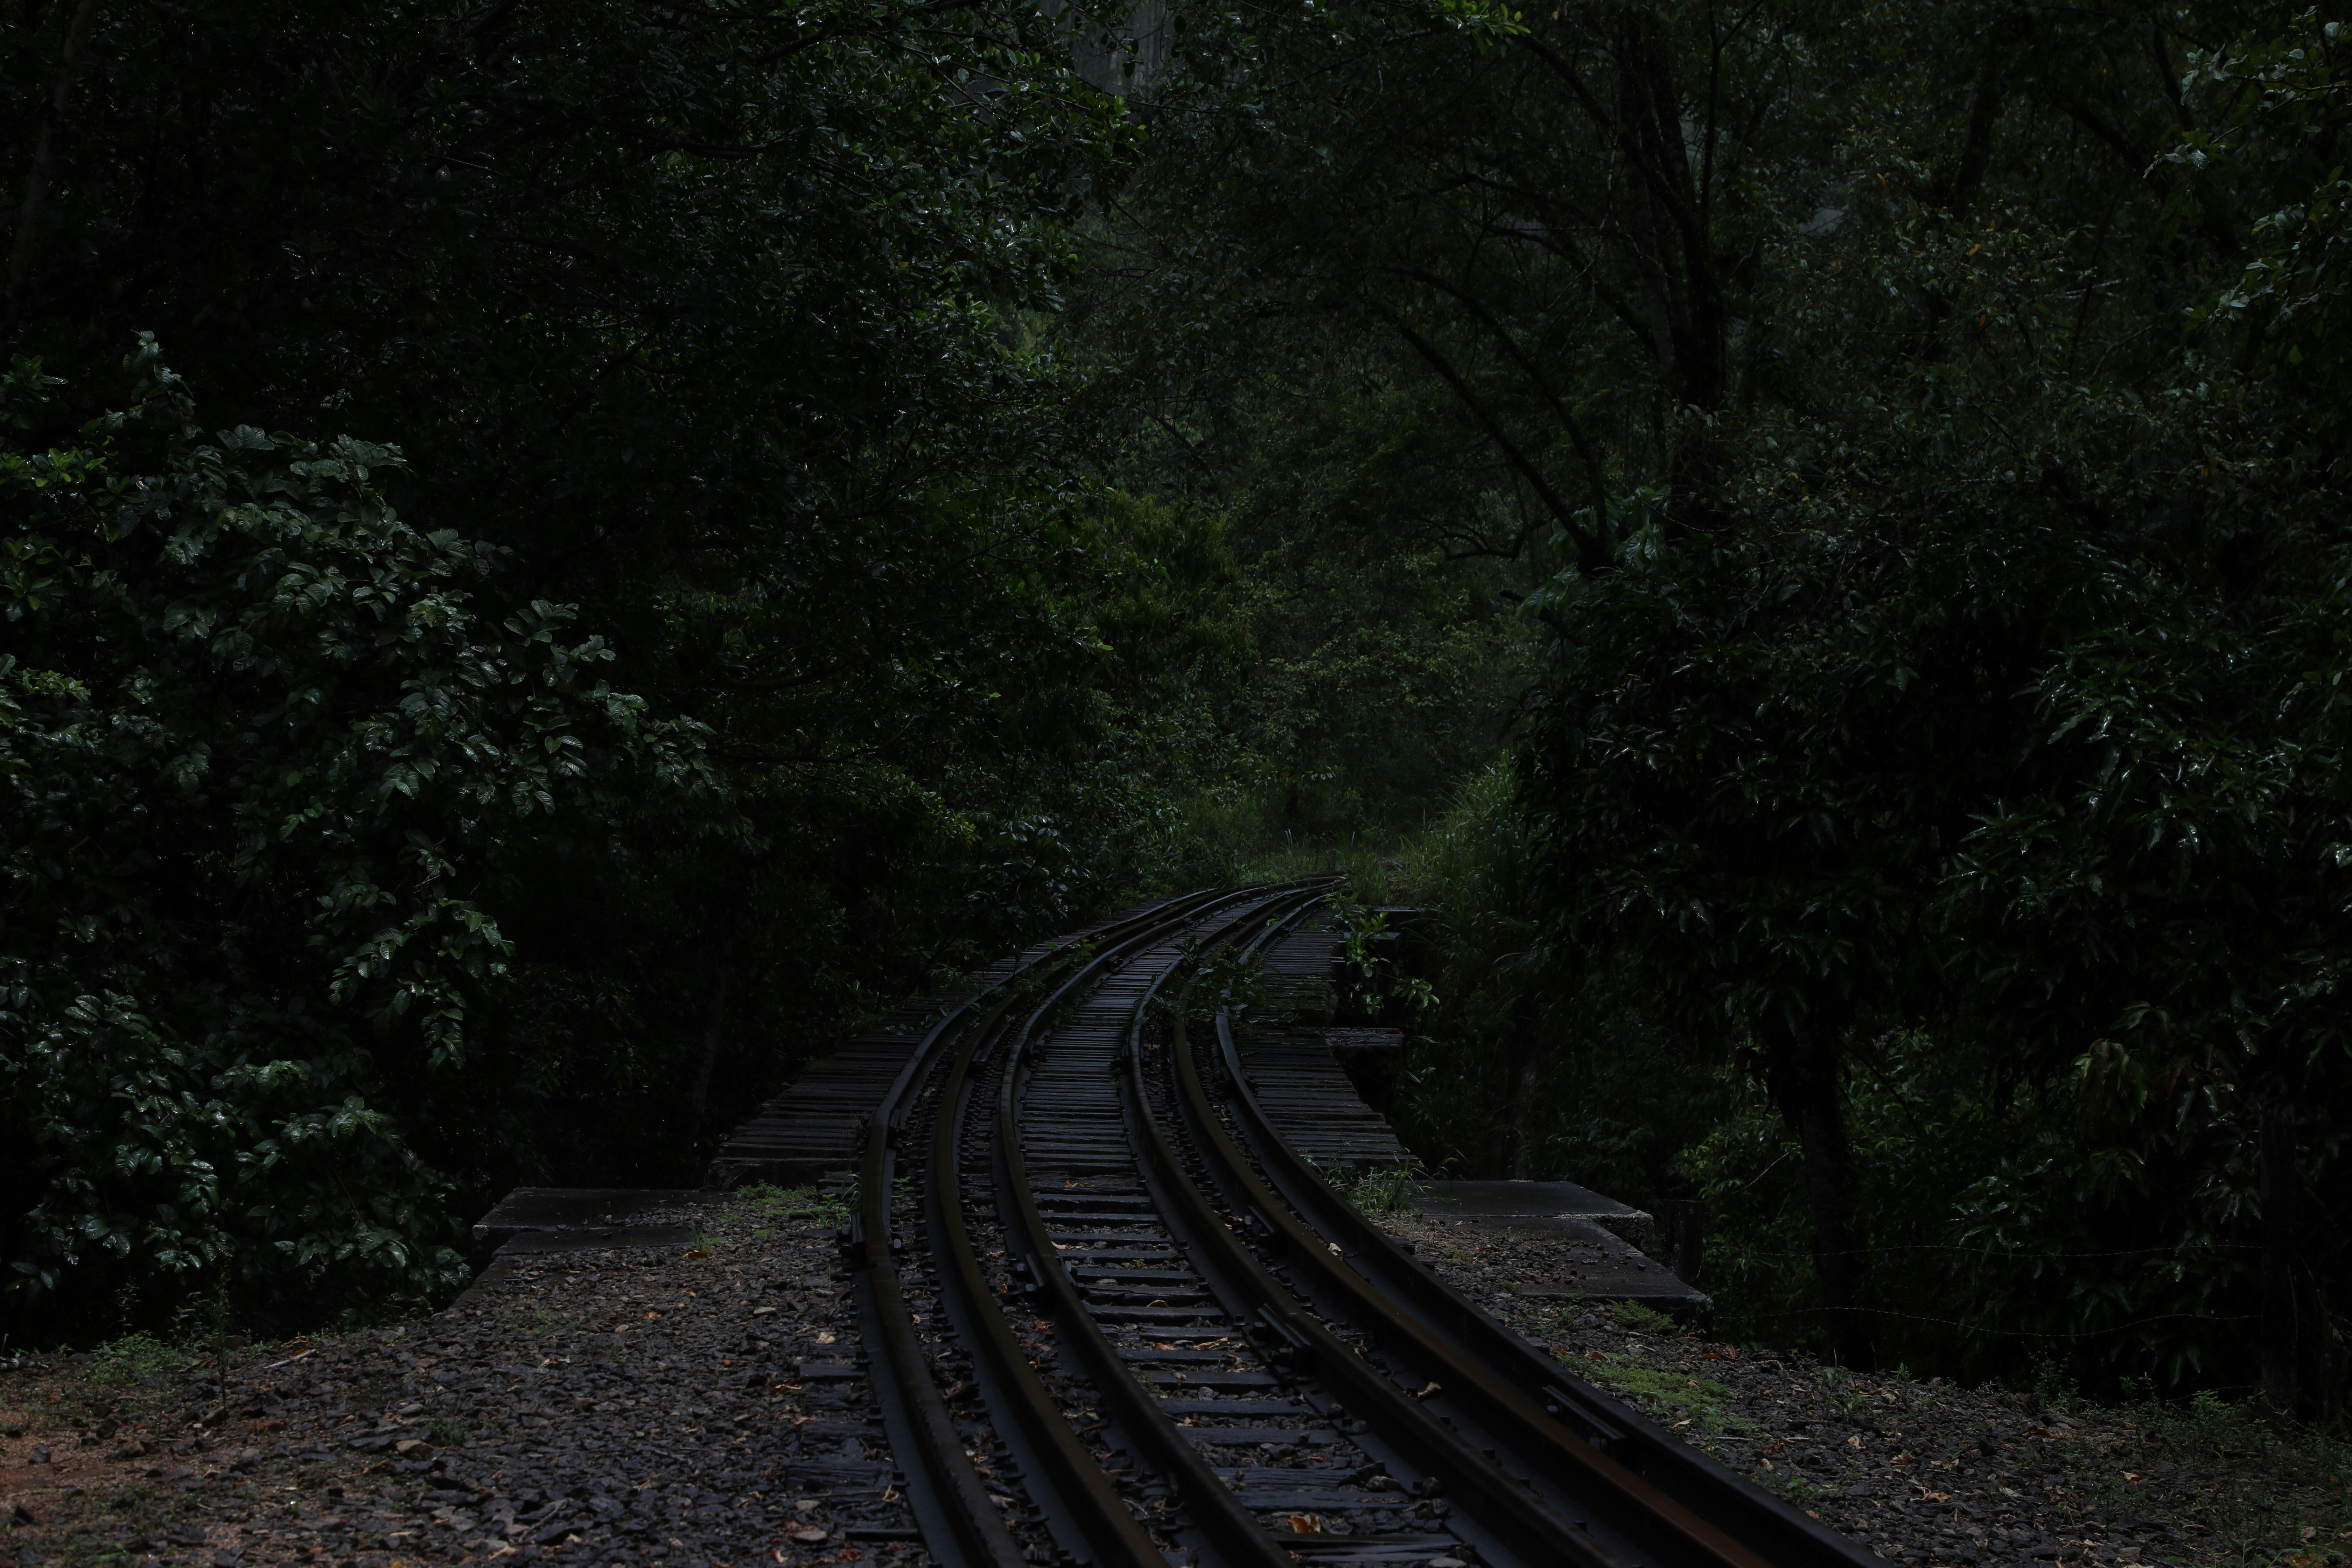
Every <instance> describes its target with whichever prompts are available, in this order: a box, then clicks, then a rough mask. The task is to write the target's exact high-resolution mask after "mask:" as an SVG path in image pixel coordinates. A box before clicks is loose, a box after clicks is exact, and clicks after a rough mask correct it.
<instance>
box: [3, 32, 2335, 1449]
mask: <svg viewBox="0 0 2352 1568" xmlns="http://www.w3.org/2000/svg"><path fill="white" fill-rule="evenodd" d="M2339 32H2340V25H2339V24H2338V22H2336V20H2335V19H2334V18H2333V17H2332V16H2330V15H2329V14H2328V13H2326V11H2324V10H2311V9H2305V8H2300V7H2294V6H2279V7H2267V8H2265V7H2254V8H2248V7H2246V6H2243V5H2231V6H2221V5H2203V6H2200V5H2165V6H2160V7H2159V6H2152V5H2122V6H2120V7H2109V8H2106V9H2093V10H2084V9H2082V8H2074V9H2070V10H2064V11H2051V10H2039V9H2020V8H2016V7H2011V6H2005V5H1982V4H1929V5H1900V6H1895V5H1809V4H1759V5H1752V6H1748V7H1745V8H1740V9H1737V10H1731V9H1724V8H1720V7H1717V6H1714V5H1706V4H1665V5H1638V4H1633V5H1628V4H1616V3H1609V4H1593V5H1565V6H1561V7H1559V8H1543V7H1536V8H1529V9H1527V10H1520V9H1516V8H1513V7H1509V6H1506V5H1496V4H1488V3H1486V0H1314V3H1311V4H1309V3H1307V0H1300V3H1299V4H1297V5H1270V6H1266V7H1263V8H1256V9H1247V8H1236V9H1230V10H1219V9H1213V8H1208V7H1202V6H1198V5H1187V4H1185V3H1184V0H1171V3H1170V4H1168V5H1165V6H1155V7H1151V8H1148V9H1147V10H1144V11H1139V12H1136V13H1134V14H1133V15H1131V16H1130V15H1128V14H1126V13H1125V12H1124V11H1123V10H1122V11H1118V12H1106V13H1105V14H1103V15H1100V16H1097V15H1093V14H1090V13H1087V12H1086V11H1084V10H1068V9H1063V10H1059V11H1057V12H1056V13H1055V14H1053V15H1048V14H1047V12H1046V10H1045V9H1041V8H1039V7H1037V6H1034V5H1029V4H1027V3H1025V0H1022V3H1014V4H987V3H983V4H978V5H962V6H958V7H954V8H949V9H942V8H938V7H931V6H928V5H910V4H902V3H898V0H821V3H819V4H816V5H806V6H802V7H799V8H796V9H793V10H791V11H772V10H769V9H765V8H761V7H757V6H753V5H740V4H735V3H733V0H712V3H708V4H694V5H676V6H669V7H661V8H655V9H650V10H649V9H646V8H643V7H625V6H620V5H611V4H604V3H597V0H502V3H497V4H478V5H476V4H463V3H459V0H440V3H435V4H427V5H397V6H394V5H378V4H367V3H362V4H357V5H352V4H341V5H334V6H328V5H305V4H299V3H278V4H272V5H262V6H227V5H209V4H205V3H204V0H198V3H196V4H194V5H180V6H174V7H168V8H158V7H139V8H133V7H129V6H118V5H110V4H108V3H106V0H55V3H52V4H48V5H32V6H28V7H26V8H25V9H23V10H22V11H21V12H20V13H19V14H17V15H16V17H14V18H13V19H12V20H11V21H10V22H9V23H8V52H9V58H10V60H11V62H12V64H11V68H10V70H9V72H8V73H7V76H6V79H5V113H6V115H7V116H8V121H9V123H10V124H11V125H12V126H13V127H14V128H15V129H14V132H13V134H12V136H11V138H10V142H9V147H10V151H11V155H12V158H13V159H14V166H13V170H12V178H14V179H16V180H17V181H19V184H16V185H15V186H13V187H11V188H12V189H13V190H14V191H15V192H16V196H15V198H14V204H15V205H14V210H13V213H12V215H11V216H12V224H13V229H12V239H11V251H10V264H9V272H8V276H7V279H6V283H5V302H0V321H5V333H6V335H7V337H8V340H9V341H8V352H9V354H10V356H11V360H12V363H13V364H14V367H15V368H14V370H13V371H12V372H11V373H10V375H9V378H8V381H7V384H6V389H5V395H6V404H5V422H6V423H5V429H0V494H5V506H6V511H5V516H0V541H5V550H6V552H7V563H6V566H5V572H0V614H5V616H6V626H7V628H8V633H7V639H6V643H5V648H4V649H0V772H5V779H6V787H7V789H8V791H9V792H10V793H9V806H8V810H7V812H6V813H5V820H6V823H7V826H6V827H5V833H4V834H0V857H4V858H5V864H6V867H7V876H8V883H7V891H6V893H5V901H0V965H5V974H0V1077H5V1083H6V1090H5V1103H0V1249H4V1250H5V1264H6V1268H7V1283H6V1285H5V1289H6V1290H7V1291H8V1292H9V1293H8V1295H7V1297H6V1305H5V1311H6V1312H7V1314H8V1315H9V1321H10V1323H11V1325H12V1331H16V1330H15V1328H14V1326H15V1325H19V1324H21V1325H23V1328H22V1330H21V1331H24V1332H29V1333H33V1334H36V1335H38V1334H43V1333H47V1332H52V1331H54V1330H55V1326H56V1325H57V1324H58V1323H61V1322H63V1321H67V1320H68V1315H72V1314H80V1315H82V1316H83V1318H84V1319H85V1320H86V1321H95V1319H91V1318H89V1314H91V1313H98V1314H100V1315H101V1316H107V1323H106V1325H105V1326H106V1327H109V1328H111V1327H114V1326H131V1325H132V1324H135V1323H139V1322H146V1321H156V1320H157V1316H158V1314H166V1313H169V1312H170V1311H172V1310H176V1309H177V1308H178V1307H179V1306H180V1305H181V1304H183V1303H184V1301H185V1300H188V1299H190V1298H191V1296H192V1294H202V1293H205V1292H212V1293H216V1294H221V1295H223V1296H224V1298H225V1299H234V1300H235V1301H236V1310H240V1311H243V1312H247V1313H248V1314H264V1315H271V1316H273V1318H274V1320H275V1321H284V1322H289V1323H291V1322H297V1321H301V1322H309V1321H325V1320H327V1319H330V1318H332V1317H333V1316H335V1315H336V1314H339V1313H364V1312H366V1311H368V1310H379V1309H381V1307H382V1306H383V1305H384V1304H386V1303H390V1302H394V1301H397V1300H429V1299H432V1298H433V1297H435V1296H436V1294H437V1293H439V1292H442V1291H445V1290H446V1289H448V1288H449V1287H450V1285H451V1284H452V1282H453V1281H455V1280H457V1279H459V1278H460V1277H461V1276H462V1259H461V1258H460V1257H459V1255H458V1252H457V1237H458V1234H459V1233H458V1231H457V1228H456V1222H457V1220H458V1219H461V1218H465V1217H470V1212H472V1211H477V1210H478V1208H479V1207H480V1206H482V1205H485V1204H486V1203H487V1202H488V1200H489V1199H490V1198H492V1197H494V1196H495V1195H496V1194H497V1193H498V1192H499V1191H500V1190H503V1188H504V1187H505V1186H507V1185H510V1184H514V1183H515V1182H518V1181H522V1180H533V1181H541V1180H543V1181H551V1182H583V1183H587V1182H593V1184H618V1183H620V1182H624V1181H638V1182H675V1181H683V1180H689V1179H692V1178H693V1177H694V1175H695V1174H696V1173H698V1171H699V1169H700V1167H701V1163H702V1162H703V1161H704V1160H705V1159H706V1158H707V1156H708V1153H709V1148H710V1146H711V1143H712V1141H713V1140H714V1139H715V1138H716V1137H718V1136H719V1135H721V1134H722V1133H723V1131H724V1129H725V1128H726V1127H727V1126H729V1125H730V1124H731V1122H732V1121H734V1120H735V1119H736V1118H737V1117H738V1116H739V1115H740V1113H741V1112H742V1110H745V1109H746V1108H747V1107H748V1106H749V1105H751V1104H752V1103H755V1102H756V1101H757V1100H759V1099H760V1098H761V1097H762V1096H763V1095H764V1094H766V1093H767V1092H769V1091H771V1090H772V1089H773V1088H774V1087H775V1086H776V1085H777V1084H779V1083H780V1082H782V1081H783V1080H784V1079H786V1078H788V1077H789V1075H790V1073H791V1072H792V1070H793V1068H794V1067H795V1066H796V1065H797V1064H799V1063H801V1062H803V1061H805V1060H806V1059H808V1058H810V1057H811V1056H812V1055H814V1054H816V1053H818V1052H821V1051H822V1050H823V1049H824V1048H825V1047H826V1045H827V1044H828V1042H830V1041H833V1040H836V1039H838V1038H840V1037H842V1036H843V1035H844V1034H845V1032H846V1031H847V1030H848V1029H850V1028H851V1027H853V1026H855V1025H856V1022H857V1021H858V1020H859V1019H860V1018H861V1017H864V1016H869V1015H870V1014H872V1013H873V1012H875V1011H877V1010H878V1009H879V1008H880V1007H882V1006H883V1005H887V1002H888V1001H889V1000H890V999H891V998H892V997H894V996H897V995H899V994H907V993H909V992H912V991H915V990H918V989H920V988H921V987H923V986H925V985H927V984H932V983H934V982H936V981H938V980H940V979H941V978H943V977H946V976H951V975H952V974H954V973H959V972H961V971H963V970H966V969H969V968H971V966H973V965H974V964H976V963H981V962H983V961H985V960H986V959H987V958H989V957H991V956H992V955H994V954H995V953H996V952H1000V951H1003V950H1006V949H1009V948H1010V947H1012V946H1014V945H1017V944H1018V943H1020V942H1025V941H1028V940H1031V939H1033V938H1034V937H1036V936H1038V935H1040V934H1043V933H1045V932H1046V931H1052V930H1055V929H1057V928H1062V927H1066V926H1068V925H1070V924H1073V923H1076V921H1078V920H1080V919H1081V918H1083V917H1084V916H1086V915H1087V914H1088V913H1090V912H1093V911H1097V910H1101V909H1104V908H1107V907H1108V906H1109V905H1110V904H1111V903H1112V902H1114V901H1116V900H1119V899H1122V898H1127V897H1131V896H1135V895H1139V894H1141V893H1143V892H1147V891H1151V890H1157V889H1172V888H1176V887H1179V886H1184V885H1198V884H1201V883H1205V882H1211V881H1216V880H1222V879H1232V878H1237V877H1241V876H1244V875H1249V874H1255V873H1262V872H1268V871H1273V870H1280V869H1295V868H1300V867H1303V866H1307V865H1309V864H1316V865H1320V864H1325V863H1328V862H1329V861H1330V859H1331V858H1332V857H1334V856H1337V857H1339V858H1340V859H1342V860H1344V861H1346V862H1347V863H1349V864H1351V865H1354V866H1355V867H1356V868H1358V871H1359V878H1358V882H1359V886H1358V892H1359V894H1360V896H1361V897H1363V898H1364V899H1365V900H1367V901H1368V902H1378V901H1380V900H1382V899H1391V900H1402V901H1409V902H1428V903H1431V904H1433V905H1434V906H1435V907H1436V908H1437V910H1438V911H1439V915H1440V917H1441V922H1442V923H1441V930H1442V931H1443V935H1442V936H1441V938H1440V939H1439V941H1438V944H1437V946H1438V952H1437V957H1436V959H1435V960H1434V964H1435V968H1434V970H1433V973H1434V976H1435V978H1434V981H1433V990H1430V991H1427V992H1423V993H1416V994H1417V995H1420V996H1422V997H1423V999H1424V1000H1425V1002H1426V1005H1421V1006H1419V1010H1418V1011H1416V1012H1415V1013H1413V1015H1412V1019H1411V1028H1412V1033H1413V1036H1414V1040H1413V1043H1412V1046H1411V1047H1409V1049H1408V1051H1407V1053H1406V1055H1407V1060H1406V1063H1405V1068H1404V1071H1403V1074H1402V1081H1401V1084H1400V1087H1399V1089H1398V1098H1397V1100H1396V1102H1395V1104H1394V1106H1393V1107H1392V1111H1393V1114H1394V1115H1395V1116H1396V1117H1397V1118H1398V1120H1399V1121H1400V1123H1401V1125H1402V1128H1403V1130H1404V1131H1406V1132H1407V1134H1408V1135H1409V1137H1410V1138H1411V1139H1412V1142H1414V1144H1415V1147H1416V1148H1417V1149H1418V1150H1419V1152H1421V1155H1422V1157H1423V1159H1424V1160H1425V1161H1427V1162H1428V1163H1429V1164H1430V1165H1431V1166H1432V1167H1433V1168H1444V1169H1446V1170H1449V1171H1451V1172H1453V1173H1457V1174H1465V1175H1487V1174H1493V1175H1518V1176H1545V1177H1566V1178H1569V1179H1573V1180H1578V1181H1582V1182H1585V1183H1587V1184H1590V1185H1593V1186H1597V1187H1601V1188H1602V1189H1604V1190H1607V1191H1610V1192H1612V1194H1617V1195H1620V1196H1622V1197H1625V1198H1627V1199H1629V1200H1632V1201H1634V1202H1637V1203H1644V1204H1649V1203H1656V1202H1659V1201H1664V1200H1668V1199H1680V1200H1685V1201H1687V1200H1692V1199H1697V1200H1703V1201H1705V1202H1706V1204H1707V1205H1708V1213H1709V1215H1710V1219H1711V1226H1712V1235H1711V1237H1710V1259H1711V1261H1710V1265H1709V1267H1710V1269H1711V1270H1712V1272H1711V1274H1710V1276H1709V1278H1708V1279H1707V1281H1706V1284H1707V1287H1708V1289H1710V1290H1711V1291H1713V1292H1714V1293H1715V1294H1716V1296H1717V1303H1718V1311H1719V1312H1720V1313H1722V1314H1723V1315H1724V1319H1725V1321H1726V1322H1727V1324H1728V1325H1730V1326H1731V1327H1733V1328H1735V1329H1736V1330H1738V1331H1742V1332H1748V1333H1753V1334H1755V1335H1757V1336H1759V1337H1762V1338H1768V1339H1771V1340H1774V1341H1776V1342H1791V1341H1807V1342H1813V1343H1816V1344H1818V1345H1820V1346H1822V1348H1825V1349H1828V1350H1831V1351H1832V1352H1835V1353H1836V1354H1837V1355H1838V1356H1839V1357H1841V1358H1842V1359H1843V1360H1845V1361H1847V1362H1849V1363H1854V1364H1864V1365H1867V1364H1871V1363H1874V1362H1888V1363H1891V1362H1893V1361H1895V1360H1897V1359H1901V1360H1905V1361H1907V1362H1908V1363H1909V1364H1911V1365H1912V1366H1914V1367H1926V1366H1937V1367H1942V1368H1945V1369H1948V1370H1951V1371H1955V1372H1962V1373H1969V1374H1971V1375H1985V1374H1991V1373H2014V1372H2016V1371H2017V1370H2018V1369H2020V1368H2021V1367H2024V1366H2026V1365H2028V1364H2029V1363H2030V1362H2031V1360H2032V1358H2033V1357H2034V1356H2035V1355H2037V1354H2040V1355H2049V1354H2053V1353H2054V1354H2057V1355H2060V1356H2063V1357H2064V1358H2067V1359H2069V1360H2070V1361H2071V1363H2073V1366H2074V1371H2075V1373H2076V1374H2077V1375H2080V1376H2083V1377H2084V1378H2086V1379H2091V1380H2109V1381H2112V1380H2116V1379H2120V1378H2125V1377H2140V1376H2146V1377H2149V1378H2152V1379H2154V1380H2156V1381H2157V1382H2158V1383H2160V1384H2164V1385H2166V1386H2168V1387H2175V1388H2179V1387H2186V1386H2189V1385H2200V1386H2223V1387H2244V1386H2248V1385H2252V1384H2260V1385H2261V1387H2262V1389H2263V1393H2264V1394H2265V1396H2266V1397H2268V1398H2270V1399H2271V1400H2272V1401H2273V1403H2275V1404H2278V1405H2283V1406H2286V1407H2294V1406H2296V1405H2302V1406H2304V1407H2305V1408H2306V1409H2311V1408H2318V1407H2319V1406H2322V1405H2326V1402H2327V1401H2328V1400H2329V1399H2331V1398H2332V1397H2333V1395H2332V1394H2328V1393H2327V1392H2326V1391H2327V1390H2329V1389H2331V1388H2333V1387H2334V1386H2336V1376H2337V1363H2338V1361H2339V1359H2340V1353H2341V1352H2340V1350H2339V1348H2338V1347H2339V1346H2340V1339H2339V1337H2338V1335H2337V1332H2336V1325H2335V1318H2334V1315H2333V1312H2334V1309H2333V1308H2332V1307H2331V1305H2330V1302H2331V1301H2332V1300H2336V1299H2339V1298H2341V1297H2342V1296H2343V1294H2344V1292H2345V1290H2346V1289H2347V1286H2352V1280H2347V1279H2345V1278H2344V1276H2345V1274H2346V1270H2347V1261H2352V1260H2347V1257H2346V1254H2345V1252H2344V1247H2343V1243H2342V1240H2341V1238H2340V1235H2339V1234H2338V1233H2337V1231H2336V1227H2333V1226H2329V1225H2327V1224H2326V1223H2325V1215H2327V1214H2328V1213H2330V1212H2332V1211H2333V1210H2334V1209H2335V1208H2336V1206H2337V1205H2338V1204H2339V1203H2340V1202H2341V1201H2342V1200H2343V1198H2344V1197H2345V1196H2346V1194H2345V1193H2344V1191H2343V1189H2344V1184H2345V1174H2344V1169H2343V1163H2342V1162H2341V1160H2340V1159H2339V1157H2338V1156H2339V1146H2338V1140H2337V1137H2336V1132H2335V1131H2334V1130H2333V1117H2332V1111H2333V1108H2335V1107H2336V1106H2338V1105H2341V1104H2343V1103H2345V1095H2346V1090H2347V1087H2352V1086H2347V1039H2346V1037H2345V1033H2344V1030H2343V1029H2342V1027H2341V1026H2340V1025H2339V1024H2338V1022H2337V1019H2338V1017H2339V1016H2340V1015H2341V1013H2342V1010H2343V1009H2342V996H2341V992H2340V988H2339V986H2340V976H2341V973H2342V966H2343V964H2344V962H2345V955H2346V953H2347V935H2352V933H2348V932H2347V927H2346V923H2345V918H2346V901H2347V893H2348V892H2352V889H2348V888H2347V885H2346V880H2345V879H2346V876H2347V869H2346V868H2347V861H2352V828H2347V816H2346V807H2347V778H2346V773H2345V761H2344V756H2345V744H2346V739H2347V736H2346V733H2345V726H2346V724H2347V712H2346V708H2345V700H2344V697H2343V692H2344V690H2345V687H2346V684H2347V676H2352V653H2347V646H2352V645H2347V637H2346V635H2345V626H2346V624H2347V622H2346V612H2347V605H2346V595H2347V584H2352V553H2348V552H2347V545H2352V536H2347V531H2346V529H2345V527H2344V526H2343V524H2342V522H2341V521H2340V520H2341V518H2342V515H2343V507H2342V504H2341V501H2342V497H2341V493H2340V492H2341V485H2342V480H2343V475H2342V474H2341V472H2340V458H2339V456H2338V454H2339V452H2340V449H2341V447H2342V431H2341V429H2340V420H2339V411H2340V409H2341V408H2342V407H2343V405H2344V395H2345V391H2346V387H2345V384H2344V382H2345V379H2346V377H2347V374H2352V359H2347V346H2346V345H2347V324H2348V323H2347V313H2346V312H2347V294H2346V289H2347V279H2346V276H2345V255H2346V245H2347V240H2346V235H2347V223H2352V218H2347V189H2346V185H2345V182H2344V179H2343V176H2342V172H2341V171H2342V165H2343V162H2344V156H2345V153H2344V146H2343V134H2344V122H2345V117H2346V115H2347V103H2348V102H2352V100H2347V56H2346V49H2347V44H2346V43H2345V42H2344V41H2342V40H2341V39H2340V38H2339ZM1081 66H1083V67H1084V69H1083V70H1081ZM2315 1402H2316V1404H2315Z"/></svg>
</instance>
